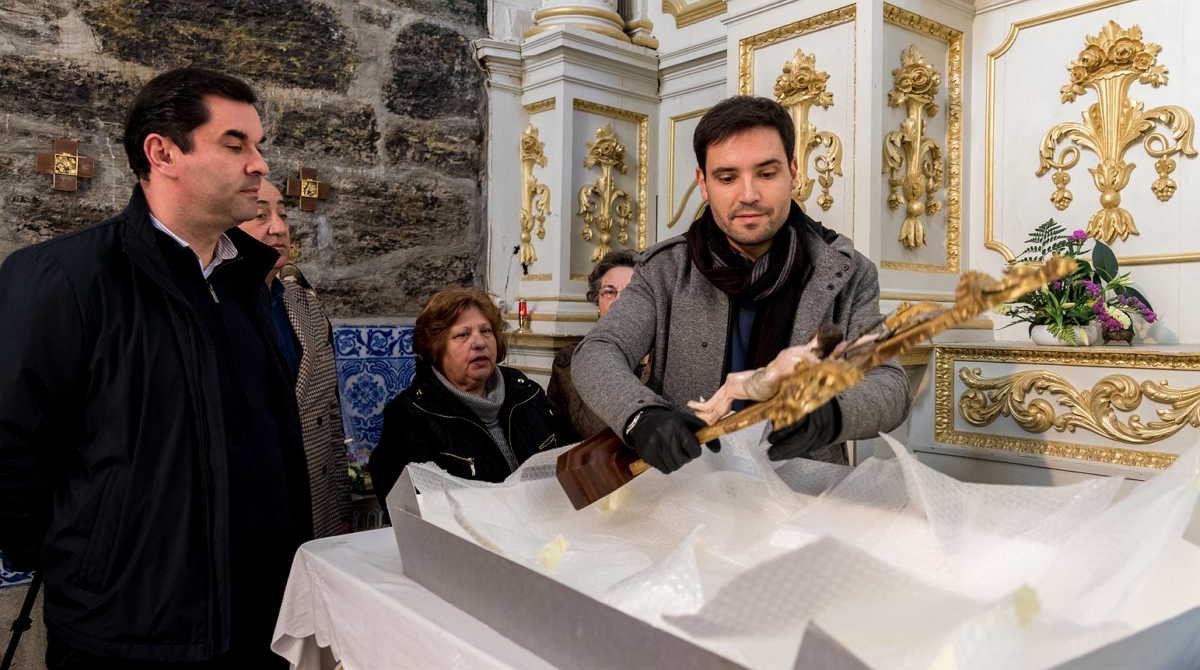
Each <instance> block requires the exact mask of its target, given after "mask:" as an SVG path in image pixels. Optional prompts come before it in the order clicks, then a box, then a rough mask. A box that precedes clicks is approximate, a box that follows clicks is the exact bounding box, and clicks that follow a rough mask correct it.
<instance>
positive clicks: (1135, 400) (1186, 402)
mask: <svg viewBox="0 0 1200 670" xmlns="http://www.w3.org/2000/svg"><path fill="white" fill-rule="evenodd" d="M958 376H959V379H960V380H961V381H962V382H963V384H964V385H965V386H966V387H967V389H968V390H967V391H966V392H964V393H963V394H962V396H960V397H959V400H958V409H959V412H960V413H961V414H962V417H963V419H965V420H966V421H967V423H970V424H971V425H973V426H981V427H982V426H987V425H989V424H990V423H992V422H993V421H995V420H996V419H997V418H998V417H1001V416H1007V417H1011V418H1012V420H1013V421H1014V422H1016V424H1017V425H1018V426H1020V427H1021V428H1022V429H1024V430H1025V431H1027V432H1030V433H1044V432H1046V431H1048V430H1050V429H1051V428H1053V429H1054V430H1056V431H1058V432H1064V431H1066V432H1072V433H1073V432H1075V430H1076V429H1077V428H1082V429H1084V430H1087V431H1089V432H1092V433H1095V434H1096V435H1099V436H1100V437H1103V438H1107V439H1110V440H1116V441H1118V442H1124V443H1125V444H1149V443H1152V442H1158V441H1159V440H1164V439H1166V438H1168V437H1171V436H1172V435H1174V434H1175V433H1178V432H1179V431H1180V430H1183V428H1185V427H1187V426H1192V427H1193V428H1196V427H1200V386H1194V387H1191V388H1185V389H1173V388H1170V387H1169V386H1168V384H1167V382H1165V381H1164V382H1153V381H1144V382H1141V383H1140V384H1139V383H1138V382H1137V381H1136V380H1135V379H1134V378H1133V377H1130V376H1129V375H1123V374H1116V375H1108V376H1107V377H1104V378H1103V379H1101V380H1100V381H1098V382H1096V384H1095V385H1094V386H1093V387H1092V388H1091V389H1090V390H1084V391H1080V390H1076V388H1075V387H1074V386H1073V385H1072V384H1071V383H1070V382H1069V381H1067V380H1066V379H1064V378H1062V377H1060V376H1059V375H1056V374H1053V373H1050V372H1046V371H1043V370H1028V371H1024V372H1018V373H1015V374H1011V375H1005V376H1002V377H996V378H992V379H988V378H986V377H984V376H983V374H982V373H981V372H980V369H979V368H962V369H961V370H959V372H958ZM1042 395H1048V396H1051V397H1053V398H1055V399H1056V400H1057V402H1058V405H1060V406H1061V407H1065V408H1066V409H1067V411H1066V412H1064V413H1061V414H1060V413H1058V411H1057V409H1056V408H1055V406H1054V404H1053V403H1051V402H1050V401H1049V400H1047V399H1046V398H1043V397H1033V396H1042ZM1143 399H1146V400H1149V401H1151V402H1155V403H1159V404H1163V405H1168V407H1167V408H1163V409H1158V410H1157V411H1156V414H1157V415H1158V419H1157V420H1155V421H1150V422H1148V423H1147V422H1143V421H1142V418H1141V417H1140V416H1138V415H1136V414H1135V415H1132V416H1130V417H1129V418H1128V419H1127V420H1126V419H1122V417H1121V416H1120V415H1118V414H1117V413H1116V411H1114V410H1120V411H1122V412H1132V411H1135V410H1137V409H1138V407H1139V406H1140V405H1141V403H1142V400H1143Z"/></svg>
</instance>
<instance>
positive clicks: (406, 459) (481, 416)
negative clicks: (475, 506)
mask: <svg viewBox="0 0 1200 670" xmlns="http://www.w3.org/2000/svg"><path fill="white" fill-rule="evenodd" d="M502 326H503V321H502V320H501V317H500V310H498V309H497V308H496V306H495V305H494V304H492V301H491V299H490V298H489V297H488V295H487V294H486V293H484V292H483V291H482V290H480V289H462V288H454V289H446V290H444V291H441V292H439V293H438V294H436V295H434V296H433V298H431V299H430V300H429V303H428V304H427V305H426V306H425V309H424V310H422V312H421V314H420V316H418V317H417V324H416V328H415V329H414V331H413V348H414V349H416V352H417V359H418V360H417V373H416V376H415V377H414V378H413V382H412V385H411V386H409V387H408V388H407V389H405V390H404V391H403V392H402V393H401V394H400V395H398V396H396V398H395V399H393V400H392V401H391V402H389V403H388V405H387V407H386V408H385V409H384V412H383V434H382V436H381V437H380V440H379V446H377V447H375V451H374V452H373V453H372V454H371V460H370V462H369V464H368V468H369V469H370V471H371V479H372V480H373V481H374V484H375V493H376V495H377V496H379V501H380V505H381V506H382V507H383V508H384V509H387V505H386V503H385V502H384V501H385V498H386V497H387V494H388V493H389V492H390V491H391V489H392V485H393V484H395V483H396V480H397V479H398V478H399V477H400V473H401V471H403V470H404V466H406V465H408V464H409V463H423V462H428V461H432V462H434V463H436V464H437V465H438V466H440V467H441V468H442V469H443V470H446V471H447V472H449V473H450V474H453V475H456V476H458V477H463V478H466V479H478V480H482V481H488V482H499V481H503V480H504V478H505V477H507V476H508V475H509V474H511V473H512V472H513V471H514V470H516V469H517V466H519V465H520V464H521V463H522V462H524V461H525V459H527V458H529V457H530V456H532V455H533V454H535V453H537V452H539V451H542V450H545V449H553V448H554V447H557V446H558V436H557V435H556V433H555V419H554V415H553V414H552V412H551V411H550V406H549V404H547V402H546V394H545V392H544V391H542V388H541V387H540V386H538V385H537V384H536V383H535V382H533V381H532V380H530V379H529V378H528V377H526V376H525V375H524V374H522V373H521V372H520V371H518V370H515V369H513V368H509V367H503V366H500V365H497V363H498V362H499V361H501V360H504V354H505V349H506V347H505V344H504V340H503V339H502V338H501V337H500V331H501V328H502Z"/></svg>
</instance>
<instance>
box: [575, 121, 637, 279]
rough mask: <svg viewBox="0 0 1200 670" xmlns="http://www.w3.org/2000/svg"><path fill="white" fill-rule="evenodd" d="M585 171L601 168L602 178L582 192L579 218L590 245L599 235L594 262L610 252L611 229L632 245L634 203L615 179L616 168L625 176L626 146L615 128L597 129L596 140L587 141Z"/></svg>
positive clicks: (585, 187)
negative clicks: (631, 230)
mask: <svg viewBox="0 0 1200 670" xmlns="http://www.w3.org/2000/svg"><path fill="white" fill-rule="evenodd" d="M583 166H584V167H585V168H592V167H596V166H599V167H600V177H599V178H598V179H596V181H595V182H594V183H591V184H588V185H586V186H584V187H583V188H581V189H579V215H580V216H582V217H583V239H584V241H585V242H591V241H592V237H593V235H594V234H595V233H594V232H593V230H592V229H593V226H594V227H595V230H596V231H597V232H599V240H598V241H597V242H596V249H595V250H594V251H592V262H593V263H594V262H596V261H599V260H600V259H601V258H604V255H605V254H607V253H608V252H609V248H610V247H609V244H610V243H611V242H612V230H613V228H614V227H615V228H616V230H617V241H618V242H620V243H621V244H628V243H629V231H628V227H629V221H630V219H632V218H633V201H632V200H631V199H630V197H629V194H628V193H626V192H625V191H623V190H621V189H619V188H617V184H616V181H615V179H614V176H613V169H614V168H616V169H617V170H618V171H619V172H620V173H621V174H625V170H626V168H625V145H624V144H621V141H620V139H619V138H618V137H617V133H616V131H614V130H613V129H612V125H605V126H603V127H600V128H597V129H596V140H595V141H594V142H588V155H587V156H586V157H585V158H584V159H583Z"/></svg>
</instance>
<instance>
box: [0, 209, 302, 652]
mask: <svg viewBox="0 0 1200 670" xmlns="http://www.w3.org/2000/svg"><path fill="white" fill-rule="evenodd" d="M226 234H227V235H228V236H229V238H230V239H231V240H232V241H233V243H234V245H235V246H236V247H237V248H238V251H239V254H238V256H237V258H235V259H232V260H229V261H226V262H225V263H223V264H222V265H221V266H220V267H218V268H217V270H216V274H220V273H225V274H224V275H223V277H224V278H223V279H222V282H225V281H228V282H230V284H229V286H230V287H231V290H234V291H235V292H236V293H235V294H236V295H237V296H238V298H239V299H243V300H245V301H246V302H245V303H243V304H244V306H245V307H244V308H245V309H247V311H248V317H249V320H248V323H250V327H251V328H252V329H254V330H255V331H257V333H258V334H259V335H261V336H263V337H271V338H272V339H269V340H268V341H273V335H272V333H273V330H270V329H272V328H274V325H273V323H272V322H271V319H270V314H269V311H268V309H269V302H268V296H267V292H266V284H265V281H264V279H265V277H266V273H267V271H268V270H269V269H270V267H271V266H272V265H273V263H274V261H275V259H276V258H277V256H276V255H275V254H274V252H273V251H272V250H271V249H270V248H269V247H267V246H266V245H263V244H261V243H259V242H257V241H256V240H254V239H253V238H251V237H250V236H249V235H246V234H245V233H243V232H242V231H240V230H238V229H236V228H234V229H231V230H229V231H228V232H227V233H226ZM157 235H161V233H158V232H156V231H155V229H154V227H153V225H152V224H151V222H150V219H149V210H148V208H147V204H146V199H145V196H144V194H143V193H142V190H141V188H140V187H136V188H135V189H134V192H133V196H132V198H131V199H130V202H129V205H128V207H127V208H126V209H125V211H124V212H122V213H121V214H118V215H117V216H114V217H112V218H111V219H108V220H107V221H104V222H103V223H100V224H99V225H97V226H95V227H92V228H89V229H86V230H83V231H81V232H78V233H75V234H72V235H68V236H65V237H61V238H58V239H54V240H51V241H49V242H44V243H41V244H37V245H34V246H31V247H28V248H25V249H22V250H20V251H17V252H14V253H13V254H11V255H10V256H9V257H8V258H7V259H6V260H5V262H4V264H3V266H0V329H2V330H0V332H2V336H0V550H2V551H3V552H4V553H5V556H6V559H7V561H8V562H9V563H10V564H11V567H14V568H17V569H21V568H25V569H28V568H36V569H38V570H41V571H42V572H43V575H44V577H45V587H46V591H45V595H46V600H45V619H46V624H47V627H48V628H49V631H50V634H51V635H52V636H54V637H55V639H57V640H60V641H61V642H62V643H63V644H65V645H67V646H68V647H73V648H77V649H81V650H84V651H86V652H89V653H92V654H95V655H98V656H104V657H117V658H124V659H133V660H146V661H151V662H173V661H194V660H205V659H210V658H212V657H214V656H217V655H220V654H222V653H224V652H226V651H227V650H228V649H229V648H230V643H231V639H232V637H233V636H232V631H231V630H230V628H231V624H230V620H231V611H230V610H231V607H230V601H231V590H230V546H229V542H230V514H231V510H230V509H229V507H230V504H229V500H230V486H231V485H230V477H229V476H230V470H231V464H230V462H229V458H228V454H227V445H226V435H227V431H226V426H225V425H224V413H223V409H222V399H221V394H220V392H221V382H220V379H219V374H220V373H219V368H218V358H217V357H218V356H226V355H228V352H221V351H218V347H217V346H216V345H215V344H214V341H213V338H212V337H211V336H210V333H209V332H208V330H207V329H206V328H205V327H204V325H203V323H202V322H201V320H200V318H199V317H198V315H197V312H196V311H195V310H194V309H193V308H192V306H191V304H190V303H189V302H188V300H187V299H186V298H185V296H184V295H183V294H182V293H181V291H180V290H179V288H178V287H177V285H176V283H175V281H174V280H173V278H172V275H171V274H170V270H169V267H168V266H167V263H166V260H165V259H164V255H163V252H162V249H161V247H160V246H159V242H158V239H157V237H156V236H157ZM226 264H228V266H227V265H226ZM214 295H215V294H214ZM275 349H276V348H275V347H273V346H272V347H269V348H267V349H266V351H267V352H268V356H267V358H268V359H271V360H268V361H264V365H267V366H272V367H269V368H267V369H265V372H264V374H265V375H266V376H267V378H270V379H283V380H286V373H285V372H284V370H283V362H282V359H281V357H280V356H279V355H278V352H277V351H276V350H275ZM274 366H278V370H276V368H275V367H274ZM276 372H278V376H277V375H276ZM280 395H281V397H282V398H283V399H285V400H283V401H281V402H282V403H283V404H280V405H278V407H280V408H282V410H283V411H281V412H280V414H281V416H272V417H262V420H264V421H278V422H279V424H280V427H279V430H280V436H281V443H282V444H292V443H293V442H294V443H295V444H297V445H298V444H299V430H300V427H299V419H298V416H297V412H296V409H295V398H294V396H292V394H290V393H288V392H286V386H285V387H284V390H283V391H282V392H281V394H280ZM287 399H290V400H287ZM287 402H290V405H288V404H286V403H287ZM301 458H302V456H301ZM301 467H303V466H302V461H301ZM304 495H307V486H305V492H304ZM305 504H307V502H305ZM310 532H311V530H310ZM264 644H265V641H264Z"/></svg>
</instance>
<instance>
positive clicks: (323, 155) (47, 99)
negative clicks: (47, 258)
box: [0, 0, 486, 317]
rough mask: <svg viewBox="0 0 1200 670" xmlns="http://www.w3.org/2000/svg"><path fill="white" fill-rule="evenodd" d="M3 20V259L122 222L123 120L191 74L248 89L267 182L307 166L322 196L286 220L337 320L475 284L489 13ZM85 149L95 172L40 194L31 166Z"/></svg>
mask: <svg viewBox="0 0 1200 670" xmlns="http://www.w3.org/2000/svg"><path fill="white" fill-rule="evenodd" d="M2 5H3V8H0V115H2V123H0V203H3V204H2V205H0V257H3V256H5V255H7V254H8V253H10V252H11V251H13V250H15V249H18V248H20V247H22V246H25V245H28V244H32V243H35V242H38V241H42V240H46V239H50V238H51V237H54V236H56V235H60V234H63V233H67V232H71V231H73V230H78V229H80V228H82V227H85V226H87V225H89V224H91V223H94V222H97V221H99V220H101V219H103V218H105V217H106V216H108V215H110V214H112V213H115V212H117V211H119V210H120V209H121V208H122V207H123V206H124V204H125V202H126V200H127V199H128V197H129V191H130V188H131V187H132V185H133V183H134V179H133V176H132V174H131V173H130V172H129V169H128V164H127V162H126V159H125V156H124V152H123V150H122V148H121V144H120V136H121V130H122V124H123V120H124V114H125V110H126V108H127V106H128V104H129V102H130V100H132V98H133V95H134V94H135V93H136V91H137V90H138V88H139V87H140V86H141V84H143V83H144V82H146V81H148V80H149V79H150V78H151V77H153V76H154V75H155V74H156V73H158V72H161V71H163V70H165V69H169V68H172V67H177V66H181V65H188V64H192V65H201V66H205V67H211V68H215V69H220V70H223V71H226V72H229V73H232V74H236V75H238V76H241V77H243V78H245V79H246V80H248V81H250V82H251V83H252V84H253V85H254V86H255V88H256V89H257V90H258V91H259V93H260V97H261V98H262V102H261V105H260V109H261V112H262V114H263V120H264V125H265V126H266V132H267V137H268V146H267V148H266V156H267V161H268V163H269V164H270V166H271V170H272V172H271V179H272V180H273V181H275V182H276V184H278V185H282V184H283V183H284V182H285V181H286V179H287V177H288V176H289V175H293V174H295V172H296V170H297V168H298V167H299V166H300V165H301V164H302V163H303V164H304V165H305V166H309V167H315V168H317V169H318V170H320V175H321V179H322V180H324V181H328V182H329V183H330V185H331V186H332V195H331V197H330V198H329V200H327V201H323V202H321V203H320V204H319V206H318V208H317V211H316V212H315V213H304V212H300V211H299V209H298V208H293V211H292V216H291V222H292V225H293V236H294V237H295V239H296V241H297V242H298V243H299V244H300V245H301V251H302V257H301V260H300V265H301V267H302V269H303V270H304V272H305V274H306V276H308V278H309V279H310V280H311V281H312V282H313V283H314V284H316V286H317V288H318V290H319V291H320V292H321V294H322V295H323V298H324V301H325V303H326V305H327V308H328V309H329V311H330V312H331V314H332V315H333V316H340V317H352V316H398V315H409V314H415V313H416V312H417V311H418V309H419V307H420V305H421V304H422V303H423V302H424V300H425V299H426V298H428V296H429V295H430V294H431V293H432V292H433V291H435V290H437V289H439V288H442V287H443V286H446V285H450V284H478V283H481V281H482V280H481V277H482V276H483V275H482V269H483V268H482V267H481V265H482V263H483V258H484V257H485V256H486V254H485V253H484V250H485V246H484V242H483V235H484V230H485V227H484V224H483V220H484V219H483V214H484V204H483V199H482V190H481V186H480V179H481V170H482V166H483V144H482V143H483V137H484V128H483V119H484V118H486V117H485V115H484V105H485V104H486V95H485V91H484V83H483V82H484V79H483V73H482V71H481V70H480V68H479V66H478V65H477V64H476V63H475V61H474V59H473V57H472V52H471V45H470V40H472V39H474V38H476V37H480V36H482V35H483V34H484V26H485V24H486V1H485V0H205V1H204V2H195V1H194V0H6V2H4V3H2ZM56 137H69V138H71V139H76V140H78V141H80V143H81V147H80V149H81V153H83V154H85V155H88V156H92V157H95V158H96V175H95V177H94V178H93V179H91V180H80V181H81V187H80V190H79V191H77V192H75V193H60V192H56V191H52V190H51V189H50V177H49V176H45V175H39V174H36V173H35V172H34V156H35V154H36V153H39V152H45V151H48V150H49V149H50V146H51V143H52V141H53V139H54V138H56Z"/></svg>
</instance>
